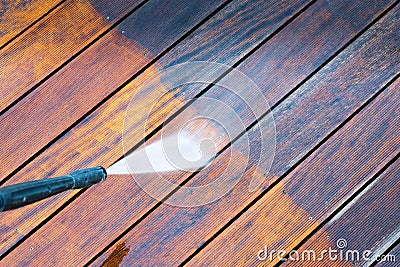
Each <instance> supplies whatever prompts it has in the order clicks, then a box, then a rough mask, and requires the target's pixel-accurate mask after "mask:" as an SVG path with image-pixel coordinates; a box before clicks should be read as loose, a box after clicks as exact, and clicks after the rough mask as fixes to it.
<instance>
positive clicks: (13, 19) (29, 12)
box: [0, 0, 63, 47]
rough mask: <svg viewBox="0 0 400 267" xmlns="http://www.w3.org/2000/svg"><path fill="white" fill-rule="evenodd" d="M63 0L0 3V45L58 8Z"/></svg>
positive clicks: (23, 0)
mask: <svg viewBox="0 0 400 267" xmlns="http://www.w3.org/2000/svg"><path fill="white" fill-rule="evenodd" d="M61 2H63V1H61V0H50V1H46V0H39V1H28V0H17V1H13V0H5V1H1V5H0V29H1V30H0V47H3V46H4V45H5V44H6V43H8V42H10V41H11V40H12V39H13V38H15V37H16V36H18V35H19V34H20V33H21V32H22V31H24V30H25V29H27V28H29V26H30V25H31V24H33V23H35V21H38V20H39V19H40V18H41V17H42V16H44V15H46V13H48V12H49V11H51V10H52V9H54V8H56V7H57V5H59V4H60V3H61Z"/></svg>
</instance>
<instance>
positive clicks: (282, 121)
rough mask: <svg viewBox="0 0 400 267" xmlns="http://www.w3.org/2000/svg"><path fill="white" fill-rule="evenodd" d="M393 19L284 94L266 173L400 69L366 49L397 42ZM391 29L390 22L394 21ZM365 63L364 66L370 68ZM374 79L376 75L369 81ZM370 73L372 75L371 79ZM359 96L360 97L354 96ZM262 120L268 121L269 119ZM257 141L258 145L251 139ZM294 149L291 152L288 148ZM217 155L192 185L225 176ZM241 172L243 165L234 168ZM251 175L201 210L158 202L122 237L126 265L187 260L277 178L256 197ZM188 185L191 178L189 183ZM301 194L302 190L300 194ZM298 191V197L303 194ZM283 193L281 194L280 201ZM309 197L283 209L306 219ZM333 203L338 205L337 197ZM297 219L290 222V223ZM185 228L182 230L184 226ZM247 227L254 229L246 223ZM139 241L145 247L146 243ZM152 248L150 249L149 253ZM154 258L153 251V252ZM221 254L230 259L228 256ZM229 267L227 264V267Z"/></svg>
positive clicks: (303, 149) (283, 166)
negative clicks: (383, 32)
mask: <svg viewBox="0 0 400 267" xmlns="http://www.w3.org/2000/svg"><path fill="white" fill-rule="evenodd" d="M392 18H393V14H391V16H387V17H386V18H385V20H384V21H381V23H379V24H377V25H376V28H373V29H371V30H370V31H369V32H367V33H366V34H365V35H363V36H362V38H360V39H361V40H360V41H355V42H354V44H353V46H351V47H350V48H349V49H347V50H345V51H344V52H343V54H341V55H339V56H338V57H336V58H335V60H334V61H333V62H332V63H331V64H329V66H327V67H326V68H324V69H322V70H321V72H320V73H319V74H317V75H316V79H315V80H314V81H312V82H309V83H307V84H305V85H304V86H302V87H301V88H299V90H298V91H297V93H295V94H294V95H293V96H291V97H289V98H288V99H287V100H286V101H284V102H283V103H282V104H281V105H280V106H278V107H277V109H275V110H274V111H273V112H274V117H275V124H276V129H277V140H279V141H278V142H277V151H276V155H275V159H278V160H275V162H274V164H273V165H272V168H271V171H270V173H271V174H273V175H275V176H278V177H279V176H282V175H286V174H285V171H286V170H287V169H288V168H290V167H291V165H288V162H295V161H297V160H298V159H300V158H301V157H302V156H303V155H305V154H307V152H308V151H310V150H311V149H312V148H313V147H314V146H315V145H317V144H318V142H320V141H321V140H322V139H323V138H324V137H325V136H326V135H327V134H329V133H330V132H331V131H332V130H334V129H335V127H337V126H338V125H339V124H340V123H341V122H342V121H343V120H345V119H346V118H347V117H348V116H349V115H351V114H352V113H353V112H354V111H355V110H356V109H357V108H358V107H359V106H358V105H360V104H361V103H364V102H365V101H367V99H368V98H370V97H371V96H373V95H374V94H375V93H376V92H377V91H378V90H379V88H374V89H373V90H371V91H370V92H369V93H368V92H367V91H366V90H363V93H364V94H365V95H363V96H361V95H360V94H359V92H360V88H366V87H367V86H368V84H370V83H373V84H381V86H384V85H385V84H386V83H387V82H388V81H389V80H390V79H391V78H393V76H394V75H395V74H396V73H397V72H398V67H397V66H396V63H395V61H392V62H391V63H389V62H388V63H389V64H388V65H386V63H384V61H385V60H384V58H386V60H388V59H387V57H386V53H387V51H391V50H392V49H391V48H389V47H387V48H388V50H386V51H385V50H381V52H382V53H381V54H380V56H378V54H377V53H376V54H374V56H372V54H370V52H369V51H377V50H380V49H379V48H378V47H382V44H385V46H386V45H388V44H390V43H391V44H392V46H393V47H394V46H396V42H395V36H396V33H395V31H394V28H387V27H388V25H390V22H391V20H392ZM393 27H395V26H394V25H393ZM383 29H386V30H387V35H386V37H383V36H385V35H382V36H380V37H378V38H376V37H377V36H376V35H375V34H373V33H374V32H375V31H381V30H383ZM380 38H384V39H380ZM386 38H388V39H386ZM350 55H352V57H351V59H349V58H350V57H349V56H350ZM368 55H369V56H368ZM381 64H383V65H381ZM365 66H369V67H368V68H369V69H368V70H367V68H365ZM383 66H387V67H383ZM381 68H382V69H386V70H389V69H391V70H389V72H388V73H387V74H388V76H387V78H386V79H384V80H382V81H381V82H378V80H380V79H381V78H383V77H384V76H385V74H384V73H381V72H377V70H379V69H381ZM354 73H357V77H358V80H357V84H354V80H353V79H348V77H351V76H352V75H354ZM360 73H362V74H360ZM374 73H375V74H374ZM381 75H382V76H381ZM373 76H375V77H374V78H373ZM340 77H342V78H340ZM371 78H372V79H373V80H370V79H371ZM333 80H335V82H333ZM397 87H398V86H397ZM316 88H317V89H316ZM340 88H341V89H340ZM338 89H339V90H338ZM370 89H372V88H370ZM339 92H341V93H339ZM356 95H357V97H355V96H356ZM321 96H324V100H321V99H320V97H321ZM359 97H361V98H359ZM317 99H318V103H320V104H319V105H318V106H317V107H316V106H315V105H314V104H313V103H315V102H316V100H317ZM332 102H335V105H331V104H330V103H332ZM310 108H313V109H315V113H314V114H315V115H313V116H311V115H310V116H309V117H308V118H307V119H305V118H304V115H303V114H311V112H310V111H309V109H310ZM346 110H347V112H346ZM388 116H389V115H388ZM389 118H390V116H389ZM265 122H268V120H266V121H265ZM261 123H262V125H263V127H267V126H268V124H267V123H263V122H261ZM315 125H319V127H318V128H317V129H318V130H317V129H316V128H315ZM300 126H301V127H300ZM393 128H394V129H393V131H395V130H396V128H395V127H393ZM293 129H296V130H293ZM395 133H396V132H395ZM397 134H398V133H397ZM255 136H256V135H255ZM392 138H393V136H392ZM254 141H255V142H256V140H254ZM387 142H388V143H391V142H393V139H390V140H387ZM394 143H395V142H394ZM294 147H295V148H296V149H293V148H294ZM341 154H343V153H339V152H338V155H341ZM222 157H223V160H221V162H219V161H217V162H216V163H215V166H214V167H213V168H212V169H205V170H204V171H202V172H201V173H200V174H198V175H197V176H196V177H195V178H193V180H194V181H193V184H201V182H204V181H208V182H209V181H210V180H212V179H215V176H214V174H215V173H222V172H223V169H224V167H225V166H224V164H223V163H224V162H225V161H227V158H229V151H227V152H226V153H224V154H223V155H222ZM239 170H240V168H239V169H238V171H239ZM248 177H250V175H248V176H245V177H243V178H242V180H243V182H241V183H239V184H238V185H237V186H236V187H237V188H236V187H235V189H234V190H233V192H232V193H230V194H229V195H227V196H225V197H223V198H221V200H219V201H218V202H216V203H213V204H210V205H207V206H206V207H201V208H189V209H182V208H176V207H170V206H168V205H161V206H160V207H159V208H158V209H157V210H156V211H154V212H153V213H152V214H151V215H149V216H148V217H147V218H146V219H145V220H143V221H142V222H141V223H140V224H138V225H137V226H135V227H134V228H133V230H132V231H130V232H129V234H127V235H126V236H124V237H122V238H121V240H122V241H124V242H125V243H126V246H127V247H130V249H131V253H129V254H128V255H127V256H126V259H125V263H126V264H127V265H131V264H132V265H135V264H138V263H139V261H140V262H142V261H143V260H144V261H145V262H151V263H152V264H156V265H157V264H167V265H176V264H178V263H180V262H182V261H183V260H184V259H185V256H186V257H189V256H190V254H191V253H192V252H194V250H195V249H197V248H198V247H200V246H201V244H202V243H204V242H205V241H207V239H208V238H209V237H210V236H212V235H213V233H215V232H216V231H218V230H219V229H220V228H221V227H222V226H224V225H225V224H226V223H227V222H228V221H229V220H230V219H231V218H233V217H234V216H235V215H236V214H237V213H238V212H240V210H241V209H243V207H244V206H246V205H248V204H249V203H250V202H251V201H252V200H254V199H255V198H256V197H257V195H258V194H260V191H264V190H267V189H268V190H269V189H270V188H269V187H268V184H269V183H272V181H274V180H275V179H276V178H273V177H271V178H270V179H271V180H270V181H269V182H268V183H267V184H266V185H265V186H264V188H263V189H262V190H260V191H258V192H257V193H258V194H257V193H255V194H254V193H252V194H251V193H248V189H247V187H248V183H249V180H250V178H248ZM325 177H326V175H321V178H320V179H325ZM360 177H362V175H360ZM246 178H247V179H246ZM181 179H182V178H181ZM285 179H286V178H285ZM313 179H315V180H316V181H315V183H318V180H317V177H314V176H313ZM343 179H347V177H343ZM191 182H192V181H191ZM340 182H341V180H340V179H338V181H337V183H340ZM299 183H302V184H303V183H304V185H303V186H304V187H306V188H310V186H311V185H312V184H311V182H308V183H307V182H303V181H299ZM193 184H191V183H189V184H188V185H193ZM278 187H279V188H281V189H282V191H283V190H284V189H283V187H284V185H283V184H282V185H279V186H278ZM271 190H274V192H275V191H279V190H280V189H271ZM285 190H288V189H285ZM319 190H320V189H319ZM315 191H316V190H311V191H310V192H313V193H314V194H315ZM246 192H247V193H246ZM302 194H304V193H303V192H302ZM302 194H300V196H301V195H302ZM325 194H326V195H329V194H332V192H331V191H329V192H328V191H327V192H325ZM325 194H324V195H323V196H319V197H318V198H316V200H315V201H319V200H320V199H324V197H325ZM284 196H285V195H284ZM284 196H282V195H279V197H278V198H282V197H284ZM311 198H312V197H311V196H308V197H307V200H306V201H305V202H304V203H303V202H301V203H296V201H294V199H295V197H290V198H287V201H288V203H286V204H287V205H288V206H290V208H292V209H294V210H293V212H288V211H287V210H284V211H285V212H288V214H291V215H293V213H295V212H300V210H303V213H301V215H302V216H303V217H302V218H301V219H303V218H308V217H309V216H314V215H315V208H313V207H314V206H315V205H316V203H315V202H312V203H309V202H308V201H310V199H311ZM337 201H338V202H340V201H339V200H337ZM275 202H277V200H276V201H273V200H269V201H266V202H265V203H275ZM290 203H292V204H290ZM335 203H336V201H333V202H332V203H331V204H335ZM289 204H290V205H289ZM299 207H300V208H299ZM271 208H273V207H271ZM297 208H298V209H297ZM324 211H325V210H324ZM270 212H271V213H272V214H273V213H274V212H275V211H274V210H273V209H272V210H271V211H270ZM282 212H283V211H282ZM282 214H283V213H282ZM282 216H283V215H282ZM281 219H283V218H282V217H277V218H276V219H271V222H268V223H269V224H268V225H271V227H272V225H274V227H273V228H280V227H279V226H281V224H283V223H287V221H288V220H289V219H292V220H294V218H287V219H286V220H283V221H282V222H280V220H281ZM155 222H157V223H155ZM300 222H303V220H299V222H296V221H295V222H294V223H300ZM265 223H267V222H265ZM294 223H293V225H295V224H294ZM250 224H251V223H250ZM183 227H184V230H182V228H183ZM267 228H268V227H267ZM250 229H252V228H251V227H250ZM282 229H283V225H282ZM282 231H283V230H282ZM173 233H176V234H173ZM275 234H276V235H277V237H276V238H277V239H279V240H281V239H280V235H279V233H275ZM281 234H282V233H281ZM305 235H306V233H305ZM271 238H272V237H271ZM225 242H227V240H225ZM280 242H282V241H280ZM117 244H118V243H117ZM143 244H147V245H146V246H144V245H143ZM173 244H184V245H181V246H180V247H179V248H176V247H172V246H173ZM152 248H154V250H153V249H152ZM113 249H114V248H110V249H109V251H108V253H106V254H105V255H103V256H102V257H100V259H99V260H98V262H96V264H100V263H101V262H102V261H103V260H104V259H105V258H106V257H108V255H109V253H111V251H113ZM172 250H173V251H176V253H170V251H172ZM215 251H216V253H222V251H218V252H217V250H215ZM156 255H158V256H157V257H156ZM226 258H229V257H228V256H226ZM208 259H210V258H208ZM234 260H237V259H234ZM202 264H204V262H202ZM222 264H224V263H222ZM230 264H231V263H229V264H228V265H230ZM194 265H195V266H196V265H197V263H195V264H194ZM246 265H247V264H246ZM198 266H199V265H198ZM200 266H201V264H200Z"/></svg>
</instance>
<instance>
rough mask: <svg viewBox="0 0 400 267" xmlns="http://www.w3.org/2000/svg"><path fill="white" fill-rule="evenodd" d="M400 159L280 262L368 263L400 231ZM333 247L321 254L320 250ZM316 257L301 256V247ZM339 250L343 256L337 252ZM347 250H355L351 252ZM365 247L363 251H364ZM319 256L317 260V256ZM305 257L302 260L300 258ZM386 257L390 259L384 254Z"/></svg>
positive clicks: (295, 263) (287, 263)
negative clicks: (312, 252) (284, 260)
mask: <svg viewBox="0 0 400 267" xmlns="http://www.w3.org/2000/svg"><path fill="white" fill-rule="evenodd" d="M399 167H400V160H397V161H396V162H394V163H393V164H392V165H390V166H389V168H388V169H387V170H386V171H385V172H384V173H383V174H381V175H380V176H379V177H378V178H377V179H375V180H374V181H372V183H370V184H368V185H367V186H366V188H365V189H364V190H363V191H361V193H360V194H358V195H357V196H356V197H355V198H354V199H353V200H352V201H351V202H350V203H349V204H348V205H346V206H345V207H344V208H343V210H342V211H340V212H339V213H338V214H336V215H335V217H333V218H332V219H331V220H330V221H329V222H328V223H327V224H326V225H324V226H323V227H322V229H320V230H319V231H318V232H317V233H316V234H314V235H313V236H311V237H310V239H309V240H308V241H307V242H306V243H305V244H304V245H302V246H301V247H300V248H299V249H297V252H298V253H299V255H300V256H299V257H298V258H297V256H296V255H295V254H293V255H292V257H291V258H289V259H288V260H287V261H286V262H285V263H284V264H283V266H289V265H290V266H292V265H293V266H301V265H304V264H307V263H308V264H313V265H314V266H341V265H343V264H344V263H343V261H347V262H349V263H351V264H357V265H358V266H362V265H365V264H371V263H372V262H373V261H374V260H375V259H376V258H377V257H379V256H381V255H382V253H383V252H384V251H385V250H386V248H387V247H388V246H390V245H391V244H392V243H393V241H394V240H396V239H397V238H398V237H399V235H400V229H399V225H400V221H399V220H400V218H399V216H398V214H399V212H400V206H399V205H398V203H399V202H400V181H399V177H400V168H399ZM329 247H330V248H331V250H336V252H331V255H330V256H329V254H322V253H323V252H322V251H323V250H327V251H329ZM305 250H310V251H314V252H315V255H316V256H315V258H314V257H312V258H311V260H308V257H304V258H302V256H301V255H305V254H304V251H305ZM340 250H341V251H342V253H343V255H344V256H342V257H341V256H340V254H341V252H340ZM349 251H355V252H354V254H353V252H349ZM366 251H370V252H367V253H366V254H364V253H365V252H366ZM324 253H325V252H324ZM318 258H319V259H320V260H318ZM303 259H305V260H303ZM387 260H388V261H389V260H390V259H389V258H387Z"/></svg>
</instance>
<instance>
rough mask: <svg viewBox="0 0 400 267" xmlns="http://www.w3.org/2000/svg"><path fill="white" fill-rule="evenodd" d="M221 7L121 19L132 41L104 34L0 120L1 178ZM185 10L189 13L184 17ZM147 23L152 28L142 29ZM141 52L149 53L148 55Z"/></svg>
mask: <svg viewBox="0 0 400 267" xmlns="http://www.w3.org/2000/svg"><path fill="white" fill-rule="evenodd" d="M171 1H172V0H171ZM160 2H162V4H161V3H160ZM223 2H224V1H223V0H218V1H213V2H212V4H210V3H205V2H202V3H203V4H199V3H197V2H196V3H195V2H193V1H188V0H180V1H173V4H170V5H168V3H170V2H167V1H161V0H156V1H154V2H149V3H148V4H146V5H144V6H143V7H142V8H140V9H138V10H137V12H135V13H133V14H132V15H131V16H130V17H128V18H127V19H126V23H127V25H130V27H129V28H128V29H126V32H125V33H126V34H130V33H132V34H134V33H138V34H135V40H132V39H129V38H127V37H125V36H124V35H123V34H121V33H120V32H116V31H111V32H109V33H108V34H107V35H106V36H104V37H103V38H102V39H101V40H100V41H99V42H97V43H96V44H95V45H93V46H91V47H90V48H89V49H88V50H86V51H85V52H83V53H82V54H81V55H80V56H79V57H78V58H76V59H75V60H73V61H72V62H70V64H68V65H67V66H66V67H65V68H63V69H62V70H60V71H59V72H57V73H56V74H55V75H53V76H52V77H51V78H50V79H49V80H47V81H46V82H45V83H44V84H42V85H41V86H39V88H37V89H36V90H34V91H33V92H32V93H31V94H30V95H29V96H28V97H26V98H24V99H23V100H21V101H20V102H18V103H17V104H16V105H14V106H13V107H12V108H11V109H10V110H8V111H7V112H6V113H4V114H3V115H2V116H1V117H0V125H1V128H0V136H2V137H7V139H6V140H5V141H4V143H3V145H2V147H1V150H0V152H1V153H0V154H2V156H1V157H0V161H1V162H2V164H3V166H2V168H1V170H0V171H1V173H0V176H1V177H2V178H4V177H6V176H7V175H9V174H10V172H12V171H13V170H15V168H17V167H18V166H20V165H21V164H22V163H23V162H25V161H26V160H27V159H29V158H30V157H32V156H33V155H34V154H35V153H36V152H38V151H39V150H40V149H42V148H43V147H44V146H46V145H47V144H48V143H49V142H51V141H52V140H53V139H54V138H56V137H57V136H58V135H59V134H61V133H62V132H63V131H65V130H66V129H67V128H68V127H70V126H71V125H72V124H73V123H76V121H77V120H78V119H80V118H81V117H82V116H83V115H84V114H85V113H87V112H88V111H89V110H91V109H92V108H94V107H95V106H96V105H98V104H99V102H101V101H103V100H104V98H105V97H107V96H108V95H110V94H111V93H113V92H114V90H116V88H118V87H119V86H121V85H122V84H123V83H124V82H125V81H126V80H127V79H129V78H130V77H131V76H133V75H135V74H136V73H137V72H139V71H140V70H141V69H142V68H144V67H145V66H146V64H148V63H149V62H150V61H151V60H153V59H154V58H155V56H156V55H158V54H159V53H161V52H162V51H163V50H164V49H165V48H167V47H168V46H170V45H172V44H173V43H174V42H175V41H176V40H177V39H179V38H180V37H181V36H183V35H184V34H185V33H186V32H187V31H188V30H190V29H191V28H192V27H194V26H195V25H196V24H197V23H199V22H201V21H202V19H203V18H205V17H207V15H208V14H210V13H211V12H212V11H213V10H214V9H215V8H216V7H218V6H219V5H220V4H221V3H223ZM165 6H169V8H168V9H167V8H166V7H165ZM163 7H164V8H163ZM160 8H163V11H164V12H163V13H162V14H163V15H162V16H152V18H153V20H152V21H149V18H148V17H147V16H146V14H148V13H156V12H159V10H160ZM188 10H191V12H192V13H188ZM142 13H144V14H142ZM172 18H174V19H177V20H178V21H180V23H179V24H178V26H176V27H174V28H171V29H170V32H159V31H158V28H157V27H156V25H158V24H160V23H162V22H164V23H167V22H169V21H170V20H171V19H172ZM147 23H149V24H150V25H151V26H147V28H145V27H144V25H146V24H147ZM124 26H126V25H125V24H124V23H121V24H120V27H124ZM139 29H140V30H139ZM144 29H145V30H144ZM139 32H140V34H139ZM147 35H151V36H152V39H151V40H148V41H149V42H150V41H151V42H152V43H147V44H146V43H143V42H142V41H141V39H142V37H143V38H144V39H145V40H147V39H148V37H144V36H147ZM144 46H145V47H152V51H151V53H150V52H149V50H148V49H146V48H144ZM49 111H51V115H50V116H49ZM43 129H46V132H43ZM11 133H12V134H11Z"/></svg>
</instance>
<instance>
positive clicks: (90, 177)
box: [69, 166, 107, 189]
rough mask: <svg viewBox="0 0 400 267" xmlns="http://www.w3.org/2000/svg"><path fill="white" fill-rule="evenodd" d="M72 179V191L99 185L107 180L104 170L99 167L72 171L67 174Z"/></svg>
mask: <svg viewBox="0 0 400 267" xmlns="http://www.w3.org/2000/svg"><path fill="white" fill-rule="evenodd" d="M69 176H72V177H73V178H74V186H73V187H72V189H79V188H85V187H89V186H92V185H94V184H97V183H100V182H102V181H104V180H105V179H106V178H107V172H106V169H104V168H103V167H101V166H98V167H93V168H89V169H83V170H79V171H74V172H71V173H70V174H69Z"/></svg>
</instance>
